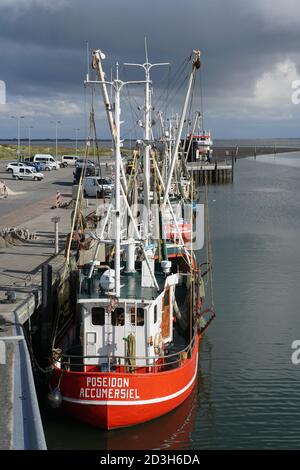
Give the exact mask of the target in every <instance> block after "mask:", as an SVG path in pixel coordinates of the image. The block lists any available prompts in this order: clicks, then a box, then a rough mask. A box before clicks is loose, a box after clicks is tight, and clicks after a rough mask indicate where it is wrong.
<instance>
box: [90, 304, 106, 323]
mask: <svg viewBox="0 0 300 470" xmlns="http://www.w3.org/2000/svg"><path fill="white" fill-rule="evenodd" d="M92 324H93V325H97V326H103V325H104V324H105V309H104V308H103V307H93V308H92Z"/></svg>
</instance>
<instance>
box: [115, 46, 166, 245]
mask: <svg viewBox="0 0 300 470" xmlns="http://www.w3.org/2000/svg"><path fill="white" fill-rule="evenodd" d="M145 56H146V62H145V63H144V64H132V63H124V65H126V66H134V67H142V68H143V69H144V71H145V99H144V168H143V170H144V175H143V176H144V207H145V210H144V217H143V222H144V235H145V239H146V242H149V237H150V233H149V232H150V230H149V219H150V206H151V204H150V174H151V171H150V151H151V126H152V124H151V123H152V119H151V94H152V88H151V84H152V81H151V79H150V70H151V69H152V67H160V66H165V65H170V64H169V62H162V63H157V64H151V63H150V62H148V50H147V39H146V38H145Z"/></svg>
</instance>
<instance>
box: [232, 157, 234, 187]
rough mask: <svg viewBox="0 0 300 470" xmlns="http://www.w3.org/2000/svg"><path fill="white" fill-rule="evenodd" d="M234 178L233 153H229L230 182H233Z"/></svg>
mask: <svg viewBox="0 0 300 470" xmlns="http://www.w3.org/2000/svg"><path fill="white" fill-rule="evenodd" d="M233 179H234V153H233V152H232V154H231V182H232V183H233Z"/></svg>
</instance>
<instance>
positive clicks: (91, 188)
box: [83, 176, 114, 197]
mask: <svg viewBox="0 0 300 470" xmlns="http://www.w3.org/2000/svg"><path fill="white" fill-rule="evenodd" d="M113 188H114V184H113V182H112V180H110V179H109V178H99V177H98V176H87V177H86V178H84V180H83V194H84V196H85V197H96V196H98V197H104V196H110V195H111V193H112V191H113Z"/></svg>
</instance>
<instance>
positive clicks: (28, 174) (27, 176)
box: [12, 166, 44, 181]
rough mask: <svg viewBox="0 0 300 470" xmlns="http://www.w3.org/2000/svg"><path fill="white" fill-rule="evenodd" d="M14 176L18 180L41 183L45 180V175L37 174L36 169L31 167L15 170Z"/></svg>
mask: <svg viewBox="0 0 300 470" xmlns="http://www.w3.org/2000/svg"><path fill="white" fill-rule="evenodd" d="M12 176H13V178H15V179H17V180H34V181H38V180H39V181H40V180H42V179H43V178H44V175H43V173H39V172H37V171H36V169H35V168H33V167H30V166H24V167H19V168H15V169H14V171H13V175H12Z"/></svg>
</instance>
